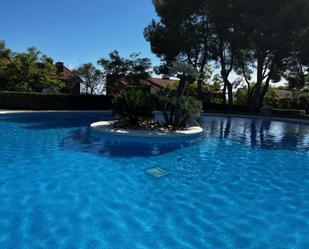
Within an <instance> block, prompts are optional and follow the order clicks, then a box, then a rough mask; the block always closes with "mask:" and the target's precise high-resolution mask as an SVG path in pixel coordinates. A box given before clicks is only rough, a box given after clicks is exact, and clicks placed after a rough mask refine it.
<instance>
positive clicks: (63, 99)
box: [0, 91, 111, 110]
mask: <svg viewBox="0 0 309 249" xmlns="http://www.w3.org/2000/svg"><path fill="white" fill-rule="evenodd" d="M110 107H111V101H110V98H109V97H107V96H104V95H101V96H98V95H67V94H47V93H33V92H13V91H9V92H0V109H28V110H109V109H110Z"/></svg>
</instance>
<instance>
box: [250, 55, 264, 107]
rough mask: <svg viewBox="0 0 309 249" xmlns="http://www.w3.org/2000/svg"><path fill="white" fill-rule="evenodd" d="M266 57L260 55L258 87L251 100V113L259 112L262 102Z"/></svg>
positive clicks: (256, 86)
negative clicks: (260, 101) (260, 102)
mask: <svg viewBox="0 0 309 249" xmlns="http://www.w3.org/2000/svg"><path fill="white" fill-rule="evenodd" d="M263 61H264V57H263V55H262V54H261V53H259V55H258V60H257V77H256V79H257V80H256V85H255V89H254V91H253V93H252V95H251V98H250V105H249V111H250V112H257V111H258V110H257V109H258V107H259V100H260V94H261V86H262V83H263V66H264V63H263Z"/></svg>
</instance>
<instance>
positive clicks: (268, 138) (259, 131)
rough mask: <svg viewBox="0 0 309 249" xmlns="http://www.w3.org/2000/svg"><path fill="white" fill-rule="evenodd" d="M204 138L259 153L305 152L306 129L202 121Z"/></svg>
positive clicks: (307, 145)
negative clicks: (226, 140)
mask: <svg viewBox="0 0 309 249" xmlns="http://www.w3.org/2000/svg"><path fill="white" fill-rule="evenodd" d="M202 127H203V128H204V133H205V138H207V137H214V138H219V139H228V140H232V141H235V142H239V143H241V144H245V145H246V146H249V147H253V148H254V147H256V148H262V149H287V150H299V151H308V150H309V126H308V125H304V124H296V123H288V122H279V121H272V120H269V119H256V118H253V119H249V118H248V119H243V118H232V117H227V118H224V117H208V116H206V117H203V119H202Z"/></svg>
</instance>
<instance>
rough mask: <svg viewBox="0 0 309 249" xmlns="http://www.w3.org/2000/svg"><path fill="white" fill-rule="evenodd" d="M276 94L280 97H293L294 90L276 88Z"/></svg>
mask: <svg viewBox="0 0 309 249" xmlns="http://www.w3.org/2000/svg"><path fill="white" fill-rule="evenodd" d="M276 95H277V96H278V97H279V98H286V97H291V96H292V92H291V91H289V90H279V89H276Z"/></svg>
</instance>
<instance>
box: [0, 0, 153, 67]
mask: <svg viewBox="0 0 309 249" xmlns="http://www.w3.org/2000/svg"><path fill="white" fill-rule="evenodd" d="M153 18H156V13H155V10H154V7H153V5H152V1H151V0H88V1H85V0H53V1H48V0H27V1H24V0H1V15H0V23H1V28H0V40H5V41H6V43H7V46H8V47H9V48H11V49H13V50H14V51H24V50H25V49H26V48H27V47H29V46H36V47H37V48H38V49H40V50H41V51H42V52H43V53H45V54H47V55H49V56H51V57H53V58H54V60H55V61H64V62H65V64H66V65H68V66H70V67H75V66H78V65H80V64H82V63H85V62H93V63H96V61H97V60H98V59H99V58H102V57H106V56H107V54H108V53H109V52H110V51H112V50H114V49H117V50H119V52H120V53H121V55H123V56H127V55H129V54H130V53H132V52H142V55H143V56H147V57H149V58H151V60H152V61H153V64H159V60H158V59H157V58H156V56H155V55H153V54H152V53H151V51H150V46H149V44H148V43H147V42H146V41H145V39H144V36H143V30H144V28H145V26H146V25H147V24H148V23H149V22H150V21H151V19H153Z"/></svg>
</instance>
